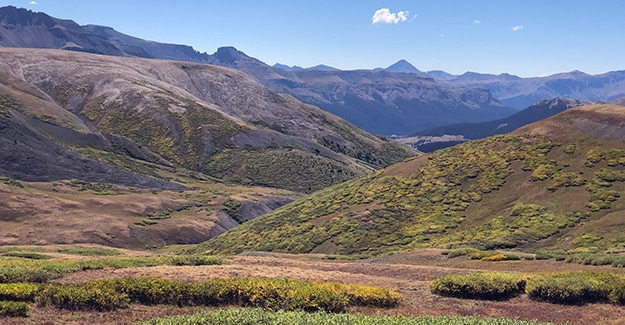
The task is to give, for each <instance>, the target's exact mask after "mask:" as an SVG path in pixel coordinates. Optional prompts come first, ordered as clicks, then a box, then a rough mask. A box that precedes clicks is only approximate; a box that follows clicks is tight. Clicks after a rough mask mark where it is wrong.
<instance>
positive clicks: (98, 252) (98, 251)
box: [57, 247, 122, 256]
mask: <svg viewBox="0 0 625 325" xmlns="http://www.w3.org/2000/svg"><path fill="white" fill-rule="evenodd" d="M57 252H59V253H62V254H70V255H79V256H118V255H122V253H120V252H118V251H116V250H112V249H104V248H87V247H73V248H61V249H58V250H57Z"/></svg>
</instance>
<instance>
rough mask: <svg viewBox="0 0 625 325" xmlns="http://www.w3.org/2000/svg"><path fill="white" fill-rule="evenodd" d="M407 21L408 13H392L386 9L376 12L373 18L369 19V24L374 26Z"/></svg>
mask: <svg viewBox="0 0 625 325" xmlns="http://www.w3.org/2000/svg"><path fill="white" fill-rule="evenodd" d="M406 20H408V12H407V11H399V12H397V13H392V12H391V10H390V9H388V8H382V9H379V10H377V11H376V12H375V13H374V14H373V17H371V22H372V23H373V24H374V25H375V24H397V23H400V22H404V21H406Z"/></svg>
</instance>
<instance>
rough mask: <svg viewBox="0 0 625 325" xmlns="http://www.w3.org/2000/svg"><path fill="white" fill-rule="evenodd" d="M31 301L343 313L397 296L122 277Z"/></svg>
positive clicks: (261, 282) (358, 288)
mask: <svg viewBox="0 0 625 325" xmlns="http://www.w3.org/2000/svg"><path fill="white" fill-rule="evenodd" d="M35 300H36V302H37V303H39V304H40V305H53V306H57V307H59V308H64V309H72V310H76V309H94V310H114V309H118V308H124V307H126V306H127V305H128V303H131V302H132V303H140V304H144V305H156V304H166V305H177V306H198V305H200V306H223V305H238V306H243V307H262V308H264V309H267V310H304V311H317V310H324V311H328V312H342V311H344V310H345V308H346V307H347V306H349V305H362V306H374V307H381V308H386V307H395V306H397V305H398V304H399V302H400V300H401V295H400V294H399V293H397V292H394V291H391V290H387V289H383V288H375V287H369V286H365V285H351V284H342V283H331V282H329V283H322V282H309V281H293V280H289V279H216V280H211V281H208V282H199V283H183V282H177V281H170V280H163V279H151V278H124V279H115V280H100V281H93V282H87V283H85V284H82V285H60V284H54V285H46V286H45V287H44V288H43V289H42V290H41V291H40V292H39V294H38V295H37V297H36V298H35Z"/></svg>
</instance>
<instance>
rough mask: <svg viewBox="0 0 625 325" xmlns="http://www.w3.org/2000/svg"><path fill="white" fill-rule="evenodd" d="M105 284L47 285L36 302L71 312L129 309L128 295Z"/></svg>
mask: <svg viewBox="0 0 625 325" xmlns="http://www.w3.org/2000/svg"><path fill="white" fill-rule="evenodd" d="M103 284H106V282H91V283H86V284H82V285H73V284H54V285H46V286H45V287H44V288H43V289H42V290H41V291H40V292H39V293H38V295H37V297H36V299H35V301H36V302H37V304H39V305H40V306H50V305H52V306H56V307H58V308H61V309H69V310H98V311H111V310H117V309H120V308H126V307H128V304H129V303H130V299H129V298H128V295H127V294H125V293H123V292H119V291H117V290H116V289H115V287H113V286H110V285H103Z"/></svg>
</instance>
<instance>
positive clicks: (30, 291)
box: [0, 283, 40, 301]
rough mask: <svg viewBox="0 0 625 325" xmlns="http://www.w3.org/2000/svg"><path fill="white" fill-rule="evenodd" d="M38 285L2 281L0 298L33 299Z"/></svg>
mask: <svg viewBox="0 0 625 325" xmlns="http://www.w3.org/2000/svg"><path fill="white" fill-rule="evenodd" d="M39 287H40V286H39V285H36V284H32V283H2V284H0V300H12V301H33V300H34V299H35V295H36V294H37V291H38V290H39Z"/></svg>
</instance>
